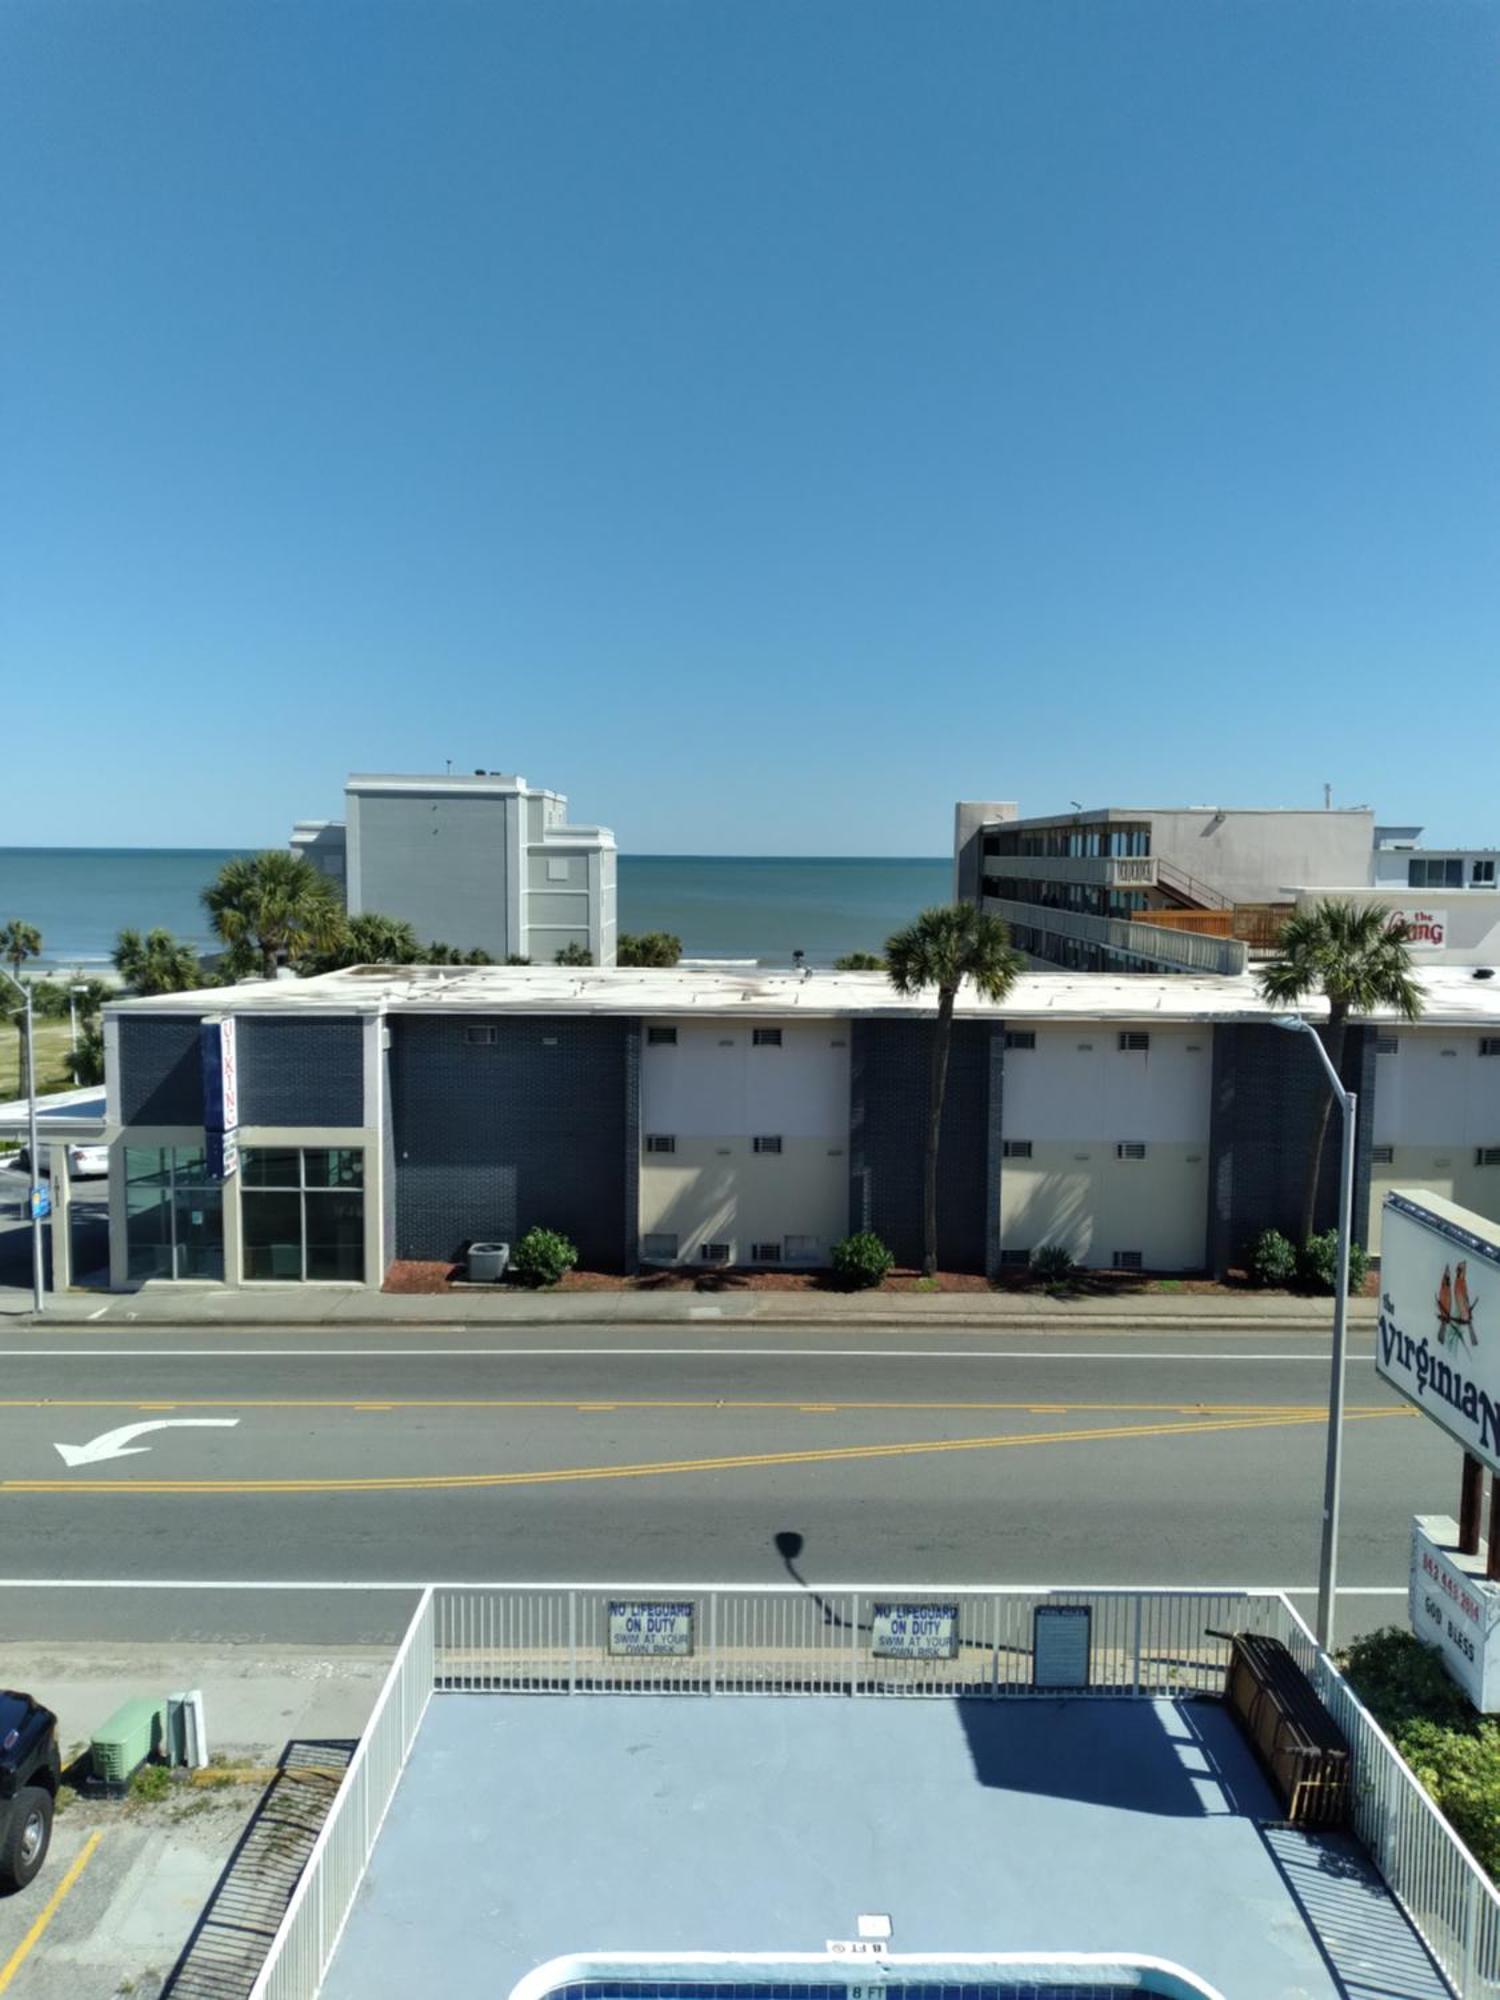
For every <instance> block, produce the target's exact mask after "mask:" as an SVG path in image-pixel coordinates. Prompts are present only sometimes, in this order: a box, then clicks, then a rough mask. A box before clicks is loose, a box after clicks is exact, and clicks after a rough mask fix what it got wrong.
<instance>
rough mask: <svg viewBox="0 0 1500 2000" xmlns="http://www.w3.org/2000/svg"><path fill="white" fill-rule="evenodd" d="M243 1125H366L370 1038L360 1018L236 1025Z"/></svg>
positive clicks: (243, 1018)
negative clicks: (366, 1057) (367, 1040)
mask: <svg viewBox="0 0 1500 2000" xmlns="http://www.w3.org/2000/svg"><path fill="white" fill-rule="evenodd" d="M235 1054H236V1059H237V1061H238V1064H239V1081H240V1123H241V1124H242V1125H363V1124H364V1122H365V1111H364V1090H365V1086H364V1034H363V1024H362V1022H361V1021H360V1020H359V1019H358V1018H357V1017H346V1018H344V1019H342V1020H324V1021H319V1020H311V1021H305V1020H292V1021H277V1020H271V1019H269V1018H267V1017H265V1016H262V1017H261V1018H259V1019H257V1018H256V1016H255V1015H253V1014H242V1015H240V1016H239V1017H238V1020H237V1022H236V1025H235Z"/></svg>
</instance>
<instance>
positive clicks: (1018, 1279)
mask: <svg viewBox="0 0 1500 2000" xmlns="http://www.w3.org/2000/svg"><path fill="white" fill-rule="evenodd" d="M463 1276H464V1267H463V1265H462V1264H447V1263H423V1262H420V1261H417V1260H415V1259H405V1260H403V1261H401V1262H398V1263H395V1264H392V1266H391V1268H390V1270H389V1271H388V1272H387V1273H386V1278H385V1284H384V1286H383V1287H382V1290H384V1291H387V1292H404V1293H416V1292H425V1293H433V1292H458V1293H462V1292H464V1291H466V1290H469V1289H471V1288H470V1287H468V1286H466V1285H464V1284H463V1283H462V1279H463ZM1373 1284H1374V1281H1373V1279H1372V1281H1371V1286H1370V1287H1368V1288H1367V1289H1373ZM485 1289H488V1287H486V1288H485ZM507 1289H510V1290H519V1289H520V1288H519V1287H507ZM552 1289H553V1290H555V1291H558V1292H830V1291H837V1290H838V1289H840V1288H839V1287H838V1286H837V1285H836V1284H835V1283H834V1280H833V1277H832V1275H831V1274H830V1273H829V1272H827V1271H737V1270H723V1271H675V1270H674V1271H647V1272H644V1273H643V1274H642V1275H641V1276H640V1277H638V1278H622V1277H620V1276H619V1275H618V1273H615V1272H611V1271H570V1272H569V1273H568V1275H567V1276H566V1277H565V1278H564V1279H563V1281H562V1283H561V1284H560V1285H556V1286H554V1287H553V1288H552ZM877 1289H878V1290H880V1291H882V1292H896V1293H900V1292H933V1291H937V1292H1038V1291H1045V1289H1046V1287H1045V1286H1044V1285H1041V1284H1039V1283H1038V1281H1037V1280H1036V1279H1035V1278H1034V1277H1033V1276H1032V1275H1031V1273H1030V1272H1029V1271H1016V1272H1007V1273H1006V1274H1005V1276H1004V1277H1003V1278H1001V1279H999V1280H998V1281H996V1282H994V1283H991V1281H990V1280H989V1279H988V1278H983V1277H980V1276H978V1275H977V1274H976V1273H975V1272H972V1271H940V1272H939V1273H938V1275H937V1278H936V1279H935V1280H930V1279H924V1278H923V1277H922V1276H921V1274H920V1272H917V1271H913V1270H902V1269H899V1268H898V1269H897V1270H895V1271H893V1272H892V1273H891V1275H890V1277H889V1278H887V1279H886V1281H885V1283H884V1284H883V1285H881V1286H879V1287H878V1288H877ZM1163 1289H1165V1290H1167V1291H1172V1292H1191V1293H1200V1294H1202V1295H1204V1296H1206V1297H1213V1296H1216V1295H1217V1296H1221V1297H1222V1296H1226V1295H1227V1296H1235V1295H1238V1294H1241V1293H1243V1292H1245V1291H1246V1290H1247V1289H1249V1288H1248V1286H1247V1284H1246V1282H1245V1280H1244V1278H1243V1277H1241V1276H1240V1274H1239V1273H1238V1272H1231V1273H1230V1276H1229V1280H1228V1282H1227V1283H1224V1284H1220V1283H1218V1282H1217V1281H1216V1280H1215V1279H1213V1278H1179V1277H1176V1276H1175V1275H1169V1276H1164V1277H1160V1278H1155V1277H1153V1276H1152V1275H1151V1273H1150V1272H1138V1271H1122V1272H1119V1273H1115V1272H1110V1271H1089V1272H1086V1273H1083V1274H1082V1275H1081V1276H1080V1278H1079V1279H1078V1281H1077V1283H1076V1284H1075V1285H1074V1286H1073V1287H1072V1288H1071V1289H1070V1293H1069V1296H1073V1297H1078V1296H1083V1295H1086V1296H1088V1297H1092V1298H1119V1299H1129V1298H1132V1297H1135V1296H1138V1295H1139V1294H1141V1293H1143V1292H1144V1293H1148V1294H1149V1293H1151V1292H1155V1291H1159V1290H1163Z"/></svg>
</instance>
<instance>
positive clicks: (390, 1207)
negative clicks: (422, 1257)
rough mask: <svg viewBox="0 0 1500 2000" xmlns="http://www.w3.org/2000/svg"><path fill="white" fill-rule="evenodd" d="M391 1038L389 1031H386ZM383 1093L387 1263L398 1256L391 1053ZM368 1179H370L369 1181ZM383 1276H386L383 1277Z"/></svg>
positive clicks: (384, 1061)
mask: <svg viewBox="0 0 1500 2000" xmlns="http://www.w3.org/2000/svg"><path fill="white" fill-rule="evenodd" d="M383 1032H384V1033H386V1034H389V1032H390V1030H389V1028H388V1027H387V1028H385V1029H383ZM380 1064H381V1069H382V1071H383V1072H384V1089H383V1090H382V1092H381V1114H380V1207H381V1242H382V1245H383V1246H384V1247H383V1251H382V1254H383V1256H384V1257H385V1260H386V1262H387V1263H389V1262H390V1260H391V1259H392V1258H393V1257H394V1256H395V1255H396V1118H395V1111H394V1099H393V1098H392V1096H391V1052H390V1050H389V1049H384V1050H382V1051H381V1056H380ZM367 1179H368V1177H367ZM382 1275H383V1274H382Z"/></svg>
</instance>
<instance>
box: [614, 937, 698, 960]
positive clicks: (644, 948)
mask: <svg viewBox="0 0 1500 2000" xmlns="http://www.w3.org/2000/svg"><path fill="white" fill-rule="evenodd" d="M681 956H682V939H681V938H680V937H674V936H673V935H672V933H671V932H670V931H644V932H642V934H641V935H640V936H639V937H632V936H631V934H630V932H629V931H621V932H620V935H619V936H618V937H617V938H616V940H615V963H616V964H617V965H657V966H672V965H675V964H676V963H677V961H678V959H680V958H681Z"/></svg>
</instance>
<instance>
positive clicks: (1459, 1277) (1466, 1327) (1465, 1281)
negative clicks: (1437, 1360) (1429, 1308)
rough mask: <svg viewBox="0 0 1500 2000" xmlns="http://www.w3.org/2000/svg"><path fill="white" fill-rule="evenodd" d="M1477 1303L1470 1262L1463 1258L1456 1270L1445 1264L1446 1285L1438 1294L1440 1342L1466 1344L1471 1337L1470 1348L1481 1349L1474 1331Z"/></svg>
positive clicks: (1441, 1287)
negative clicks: (1471, 1285) (1472, 1291)
mask: <svg viewBox="0 0 1500 2000" xmlns="http://www.w3.org/2000/svg"><path fill="white" fill-rule="evenodd" d="M1476 1303H1477V1301H1475V1300H1473V1299H1471V1298H1470V1297H1469V1266H1468V1263H1467V1261H1466V1260H1465V1259H1463V1258H1460V1259H1459V1261H1458V1263H1457V1265H1456V1266H1454V1265H1448V1264H1445V1265H1444V1266H1443V1282H1442V1283H1441V1284H1440V1285H1439V1286H1438V1292H1437V1315H1438V1339H1439V1340H1440V1341H1443V1340H1454V1341H1462V1339H1463V1337H1464V1335H1465V1334H1467V1335H1468V1336H1469V1345H1470V1347H1477V1346H1478V1345H1479V1336H1478V1334H1477V1333H1475V1331H1474V1307H1475V1304H1476Z"/></svg>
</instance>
